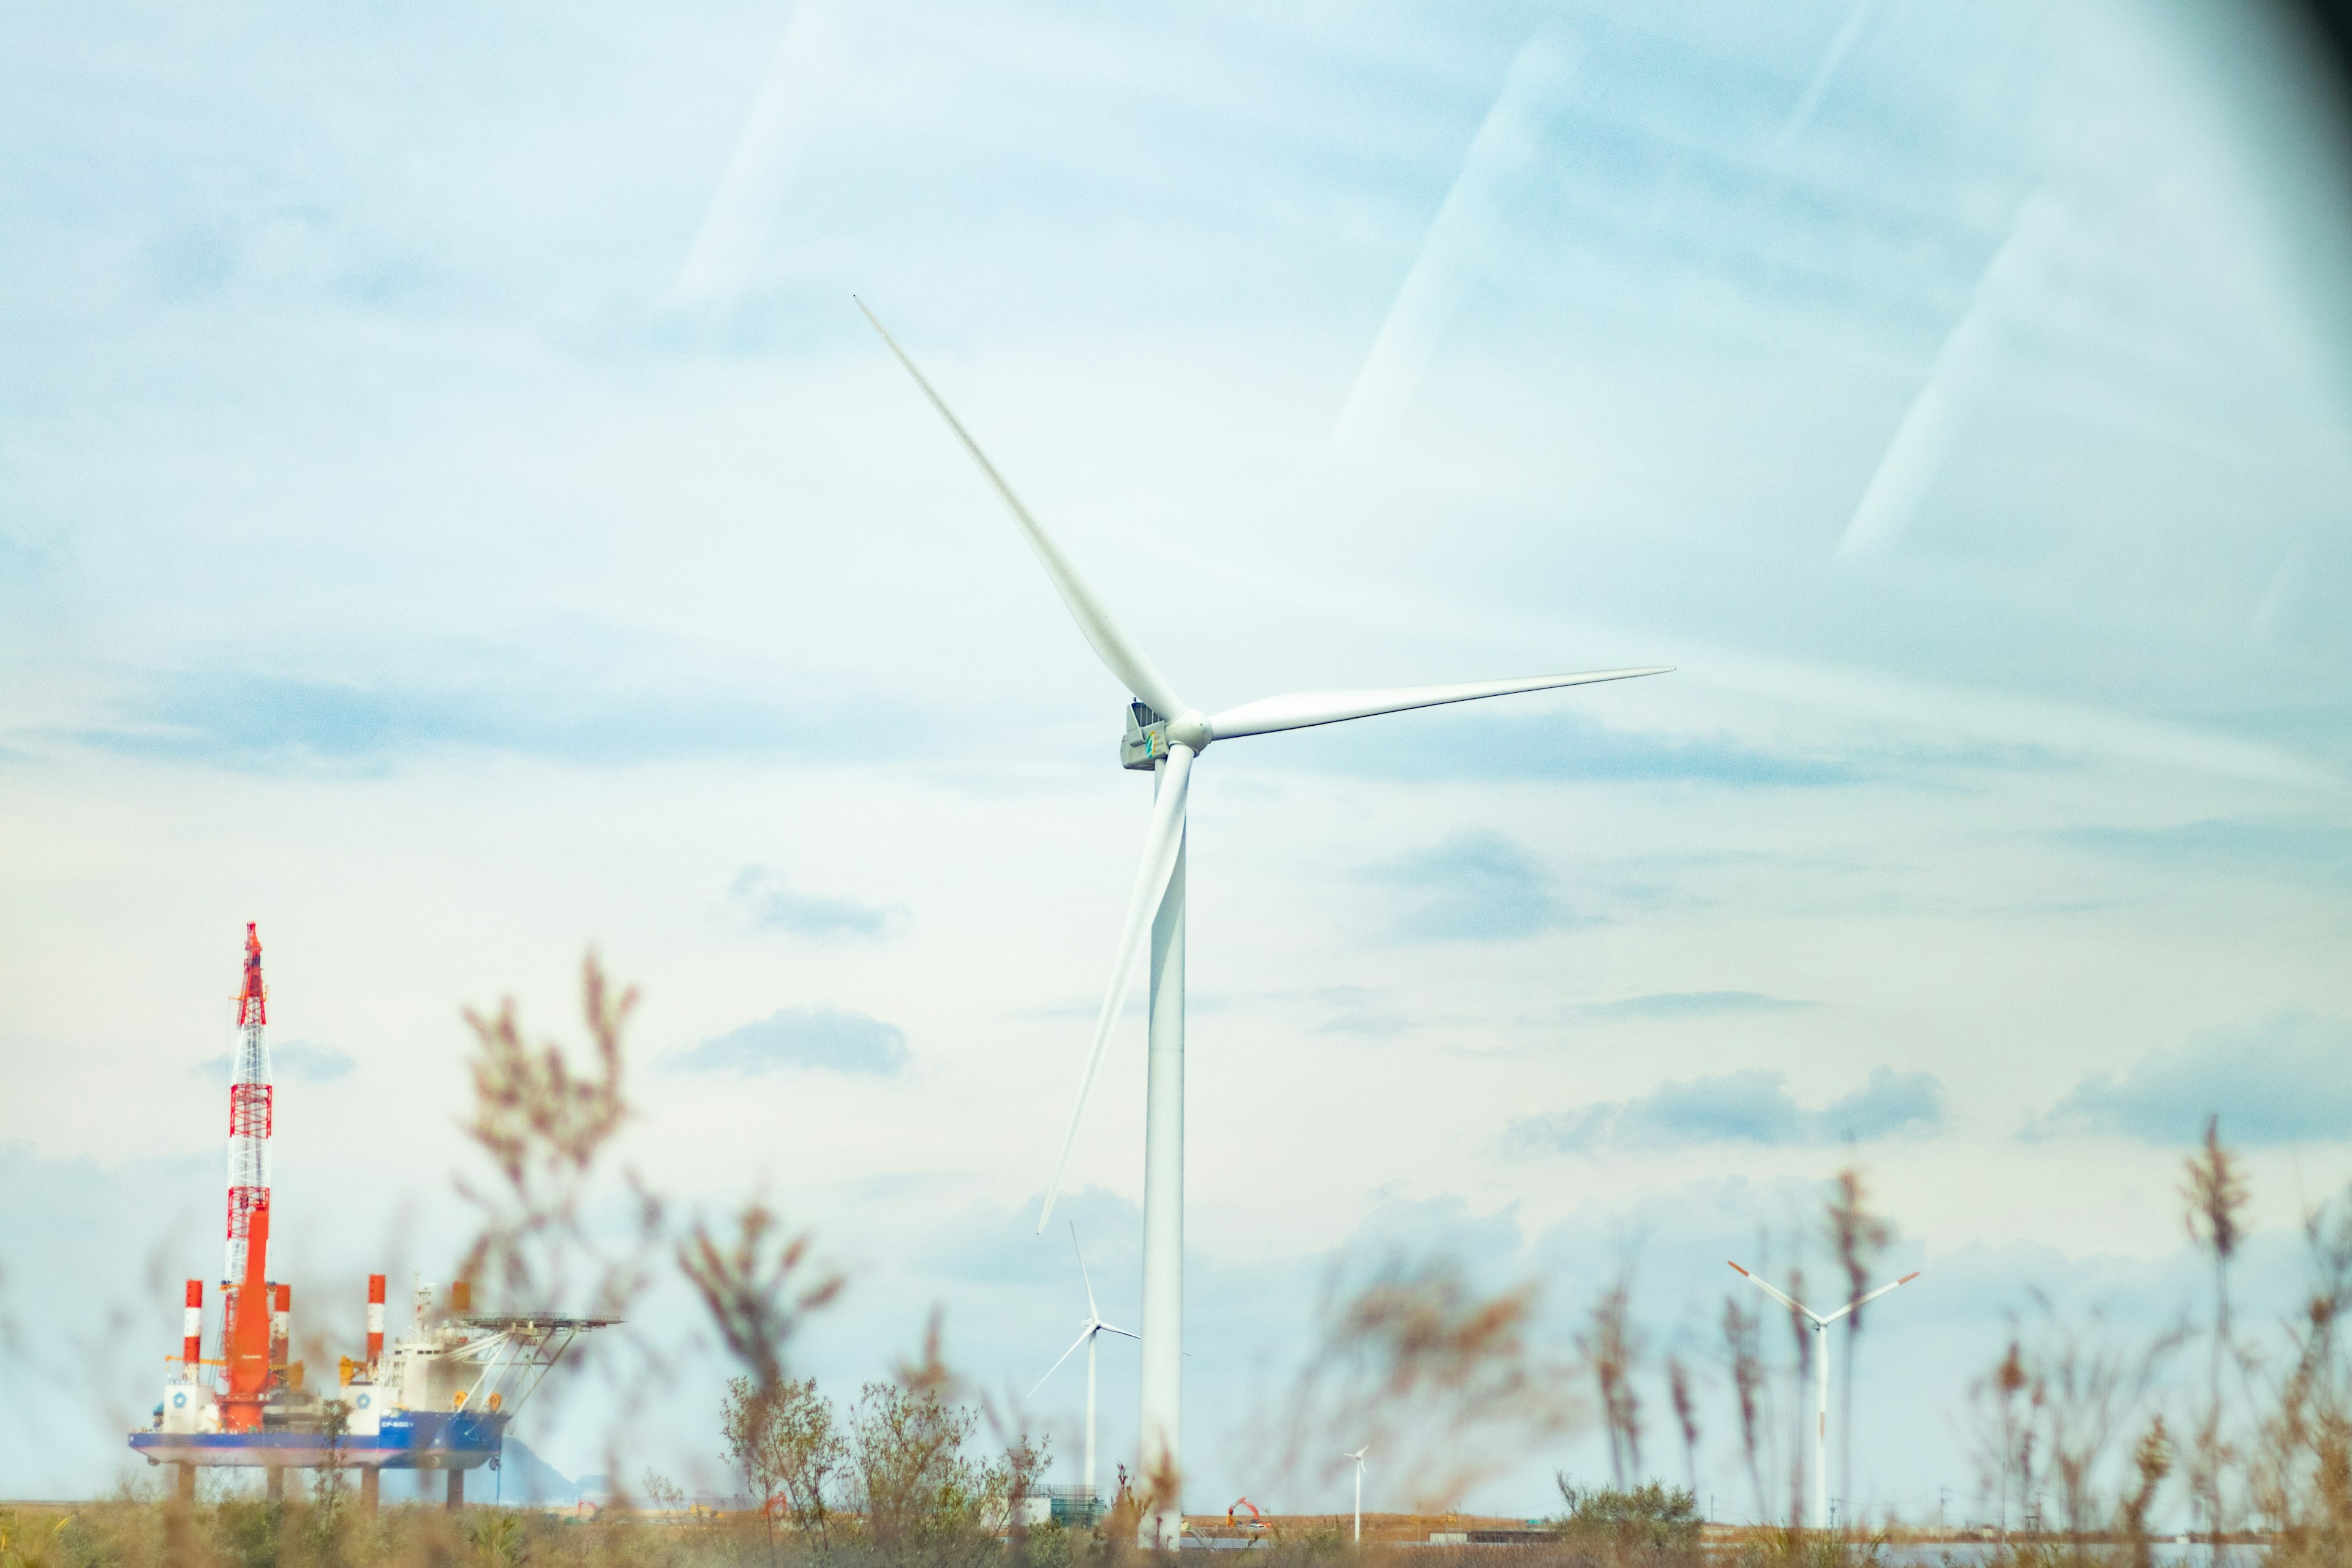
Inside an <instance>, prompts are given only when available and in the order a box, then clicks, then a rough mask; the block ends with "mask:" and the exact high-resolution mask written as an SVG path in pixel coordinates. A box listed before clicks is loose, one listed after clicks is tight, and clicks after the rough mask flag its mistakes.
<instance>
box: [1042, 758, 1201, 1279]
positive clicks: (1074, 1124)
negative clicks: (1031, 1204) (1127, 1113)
mask: <svg viewBox="0 0 2352 1568" xmlns="http://www.w3.org/2000/svg"><path fill="white" fill-rule="evenodd" d="M1191 781H1192V747H1190V746H1186V745H1181V744H1179V745H1173V746H1171V747H1169V748H1168V762H1167V764H1166V770H1165V771H1164V772H1163V773H1161V774H1160V794H1159V796H1158V798H1157V799H1155V800H1154V801H1153V802H1152V803H1151V826H1150V828H1149V829H1148V830H1146V832H1145V833H1144V836H1143V863H1142V865H1140V866H1139V867H1138V868H1136V872H1135V892H1134V894H1133V896H1132V897H1130V898H1129V900H1128V905H1127V924H1126V926H1125V928H1124V929H1122V930H1121V931H1120V932H1119V935H1118V954H1117V957H1116V962H1115V963H1113V964H1112V966H1111V972H1110V990H1109V992H1108V994H1105V995H1104V997H1103V1005H1102V1013H1101V1014H1100V1016H1097V1018H1096V1019H1095V1043H1094V1047H1093V1049H1091V1050H1089V1051H1088V1052H1087V1072H1086V1076H1085V1077H1084V1078H1082V1079H1079V1080H1078V1099H1077V1103H1076V1104H1075V1105H1073V1106H1071V1107H1070V1130H1069V1131H1066V1132H1065V1133H1063V1134H1062V1156H1061V1158H1060V1159H1058V1160H1056V1161H1055V1162H1054V1180H1053V1184H1051V1185H1050V1186H1048V1187H1047V1188H1046V1189H1045V1208H1044V1209H1043V1210H1042V1211H1040V1212H1039V1214H1038V1215H1037V1233H1038V1234H1039V1235H1041V1236H1042V1235H1044V1234H1045V1222H1046V1221H1047V1220H1049V1219H1051V1218H1053V1217H1054V1200H1055V1198H1057V1197H1059V1196H1060V1195H1061V1193H1062V1178H1063V1176H1064V1175H1066V1174H1067V1173H1068V1172H1069V1169H1070V1150H1071V1147H1072V1146H1073V1145H1074V1144H1076V1142H1077V1141H1078V1121H1079V1119H1080V1118H1081V1117H1083V1116H1085V1115H1086V1113H1087V1095H1089V1094H1091V1093H1093V1092H1094V1087H1095V1074H1096V1072H1097V1070H1099V1069H1100V1068H1101V1067H1102V1059H1103V1047H1106V1046H1108V1045H1109V1044H1110V1031H1111V1026H1112V1025H1113V1024H1116V1023H1117V1022H1118V1010H1119V1008H1120V1007H1122V1006H1123V1005H1126V1002H1127V984H1128V982H1129V980H1132V979H1133V978H1134V977H1135V961H1136V958H1137V957H1138V956H1139V954H1140V953H1141V952H1142V951H1143V940H1144V937H1145V936H1146V935H1147V934H1149V932H1150V930H1151V917H1152V916H1153V915H1154V914H1156V913H1158V912H1159V910H1160V896H1161V895H1162V894H1164V893H1165V892H1167V891H1168V879H1169V876H1170V875H1171V873H1172V872H1173V871H1174V870H1175V869H1176V851H1177V850H1178V849H1179V848H1181V847H1182V846H1183V843H1184V796H1185V794H1186V791H1187V789H1188V787H1189V786H1190V784H1191Z"/></svg>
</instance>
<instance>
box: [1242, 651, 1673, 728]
mask: <svg viewBox="0 0 2352 1568" xmlns="http://www.w3.org/2000/svg"><path fill="white" fill-rule="evenodd" d="M1671 668H1673V667H1672V666H1669V665H1652V666H1649V667H1647V668H1642V669H1594V670H1587V671H1585V672H1584V673H1583V674H1581V675H1532V676H1528V677H1527V678H1526V679H1519V680H1461V681H1455V682H1454V683H1452V684H1450V685H1445V686H1391V687H1385V688H1375V689H1370V690H1363V691H1294V692H1291V693H1290V694H1288V695H1287V696H1284V697H1261V698H1259V699H1258V700H1256V701H1255V702H1244V703H1243V704H1242V705H1241V706H1240V707H1238V708H1228V709H1226V710H1224V711H1223V712H1222V713H1219V714H1217V715H1215V716H1214V717H1213V718H1212V719H1210V721H1209V733H1210V734H1211V735H1212V736H1213V737H1214V738H1215V739H1217V740H1220V741H1224V740H1231V739H1234V738H1235V737H1237V736H1241V735H1271V734H1274V733H1276V732H1277V731H1283V730H1308V729H1312V728H1314V727H1315V726H1316V725H1318V724H1337V723H1339V722H1341V721H1344V720H1349V719H1369V718H1370V717H1372V716H1373V715H1374V714H1376V713H1402V712H1403V711H1405V710H1407V709H1410V708H1435V707H1438V706H1440V705H1441V704H1443V703H1447V702H1474V701H1475V700H1478V699H1479V698H1481V697H1509V696H1511V695H1513V694H1514V693H1516V692H1521V691H1549V690H1550V689H1553V688H1554V687H1559V686H1590V685H1591V684H1593V683H1594V682H1595V681H1601V680H1631V679H1633V678H1634V677H1636V676H1642V675H1664V674H1666V673H1667V672H1668V670H1669V669H1671Z"/></svg>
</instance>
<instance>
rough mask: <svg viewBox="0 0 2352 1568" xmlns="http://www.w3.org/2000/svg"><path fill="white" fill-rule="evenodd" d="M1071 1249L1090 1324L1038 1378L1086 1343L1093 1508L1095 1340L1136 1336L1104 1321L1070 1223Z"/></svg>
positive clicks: (1090, 1499)
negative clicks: (1107, 1337) (1083, 1289)
mask: <svg viewBox="0 0 2352 1568" xmlns="http://www.w3.org/2000/svg"><path fill="white" fill-rule="evenodd" d="M1070 1250H1071V1251H1073V1252H1077V1254H1078V1278H1079V1279H1083V1280H1085V1281H1086V1287H1087V1326H1086V1327H1085V1328H1083V1329H1080V1330H1079V1331H1078V1337H1077V1338H1076V1339H1075V1340H1073V1341H1071V1342H1070V1348H1069V1349H1068V1350H1066V1351H1064V1352H1062V1354H1061V1357H1060V1359H1059V1360H1057V1361H1055V1363H1054V1364H1053V1365H1051V1366H1049V1367H1047V1368H1046V1369H1045V1376H1044V1377H1041V1378H1039V1379H1038V1380H1037V1388H1043V1387H1045V1384H1047V1383H1048V1382H1050V1381H1052V1379H1053V1376H1054V1374H1055V1373H1057V1372H1059V1371H1061V1370H1062V1363H1063V1362H1066V1361H1067V1360H1069V1359H1070V1357H1071V1356H1072V1355H1074V1354H1076V1352H1077V1348H1078V1347H1079V1346H1080V1345H1084V1346H1086V1347H1087V1506H1088V1507H1089V1508H1091V1507H1093V1506H1094V1503H1095V1500H1096V1499H1097V1498H1098V1497H1100V1496H1101V1495H1102V1494H1100V1493H1099V1492H1097V1491H1096V1490H1095V1340H1096V1339H1097V1337H1098V1336H1100V1335H1103V1334H1118V1335H1121V1336H1123V1337H1125V1338H1127V1339H1130V1340H1131V1339H1135V1338H1136V1337H1137V1336H1136V1335H1134V1334H1130V1333H1129V1332H1128V1331H1126V1330H1125V1329H1119V1328H1113V1327H1112V1326H1111V1325H1110V1324H1108V1323H1106V1322H1104V1321H1103V1317H1102V1313H1101V1312H1099V1311H1097V1310H1096V1309H1095V1282H1094V1281H1093V1280H1092V1279H1088V1278H1087V1255H1086V1254H1085V1253H1084V1252H1079V1251H1078V1227H1077V1226H1076V1225H1072V1226H1070ZM1037 1388H1033V1389H1031V1390H1030V1391H1029V1397H1030V1398H1032V1399H1034V1398H1036V1397H1037Z"/></svg>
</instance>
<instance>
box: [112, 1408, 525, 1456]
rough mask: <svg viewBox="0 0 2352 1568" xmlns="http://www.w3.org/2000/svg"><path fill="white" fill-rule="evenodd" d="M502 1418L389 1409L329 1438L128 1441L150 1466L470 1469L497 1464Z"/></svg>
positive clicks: (215, 1436) (156, 1435) (164, 1436)
mask: <svg viewBox="0 0 2352 1568" xmlns="http://www.w3.org/2000/svg"><path fill="white" fill-rule="evenodd" d="M507 1420H508V1417H507V1415H505V1414H504V1413H503V1412H500V1411H491V1410H485V1411H470V1410H395V1411H393V1412H390V1413H389V1414H387V1415H384V1416H383V1419H382V1420H381V1421H379V1422H378V1423H377V1425H376V1430H375V1431H374V1432H373V1434H358V1433H354V1434H351V1435H348V1436H342V1437H334V1438H331V1437H329V1436H327V1435H326V1434H325V1433H323V1432H134V1433H132V1434H131V1451H132V1452H133V1453H136V1454H139V1455H142V1456H143V1457H144V1458H146V1460H147V1462H148V1463H149V1464H151V1465H242V1466H250V1467H255V1468H283V1469H294V1470H316V1469H325V1468H330V1467H331V1466H344V1467H349V1468H371V1469H379V1470H470V1469H473V1468H476V1467H477V1466H480V1465H495V1464H496V1463H497V1462H498V1458H499V1447H500V1445H502V1444H503V1443H504V1442H505V1441H506V1432H507Z"/></svg>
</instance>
